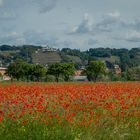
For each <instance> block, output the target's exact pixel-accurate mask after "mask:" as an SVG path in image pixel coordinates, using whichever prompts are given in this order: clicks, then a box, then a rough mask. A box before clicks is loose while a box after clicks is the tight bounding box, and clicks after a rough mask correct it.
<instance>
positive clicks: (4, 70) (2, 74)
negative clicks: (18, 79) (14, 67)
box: [0, 67, 10, 81]
mask: <svg viewBox="0 0 140 140" xmlns="http://www.w3.org/2000/svg"><path fill="white" fill-rule="evenodd" d="M6 70H7V68H3V67H0V74H1V77H0V81H3V80H10V77H9V76H7V75H5V73H6Z"/></svg>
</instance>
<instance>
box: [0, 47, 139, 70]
mask: <svg viewBox="0 0 140 140" xmlns="http://www.w3.org/2000/svg"><path fill="white" fill-rule="evenodd" d="M16 59H23V60H25V61H27V62H29V63H36V64H37V63H39V64H43V65H49V64H52V63H54V62H74V63H75V66H76V68H77V69H80V68H81V67H82V66H85V65H86V64H88V62H89V61H91V60H103V61H105V62H106V65H107V67H108V68H112V67H113V65H114V64H119V65H120V67H121V69H122V70H123V71H125V70H126V69H127V68H132V67H138V66H140V48H132V49H130V50H129V49H126V48H122V49H115V48H90V49H89V50H87V51H80V50H78V49H70V48H63V49H61V50H59V49H55V50H53V49H51V50H47V49H46V50H44V47H41V46H34V45H23V46H20V47H19V46H10V45H1V46H0V62H1V66H7V65H8V64H9V63H11V62H12V61H14V60H16Z"/></svg>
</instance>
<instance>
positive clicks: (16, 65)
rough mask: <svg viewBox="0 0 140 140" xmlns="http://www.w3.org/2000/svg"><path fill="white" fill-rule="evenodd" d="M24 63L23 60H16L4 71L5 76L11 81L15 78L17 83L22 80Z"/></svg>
mask: <svg viewBox="0 0 140 140" xmlns="http://www.w3.org/2000/svg"><path fill="white" fill-rule="evenodd" d="M25 65H26V62H25V61H23V60H16V61H14V62H13V63H11V64H10V65H9V66H8V68H7V71H6V74H7V75H8V76H10V77H11V79H13V78H15V79H17V81H19V80H20V79H23V78H24V76H25V69H24V66H25Z"/></svg>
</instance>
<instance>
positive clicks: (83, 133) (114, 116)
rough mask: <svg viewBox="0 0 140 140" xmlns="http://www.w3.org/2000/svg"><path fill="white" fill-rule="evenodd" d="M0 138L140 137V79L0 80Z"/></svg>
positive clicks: (87, 139) (122, 139) (94, 139)
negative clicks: (0, 81) (94, 80)
mask: <svg viewBox="0 0 140 140" xmlns="http://www.w3.org/2000/svg"><path fill="white" fill-rule="evenodd" d="M0 140H140V82H125V83H123V82H116V83H115V82H114V83H48V84H46V83H43V84H41V83H12V84H11V83H1V84H0Z"/></svg>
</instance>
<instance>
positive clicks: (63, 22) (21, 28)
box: [0, 0, 140, 50]
mask: <svg viewBox="0 0 140 140" xmlns="http://www.w3.org/2000/svg"><path fill="white" fill-rule="evenodd" d="M139 6H140V0H0V44H10V45H23V44H33V45H46V44H49V45H50V46H52V47H56V48H63V47H70V48H77V49H81V50H86V49H89V48H96V47H110V48H133V47H140V8H139Z"/></svg>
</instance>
